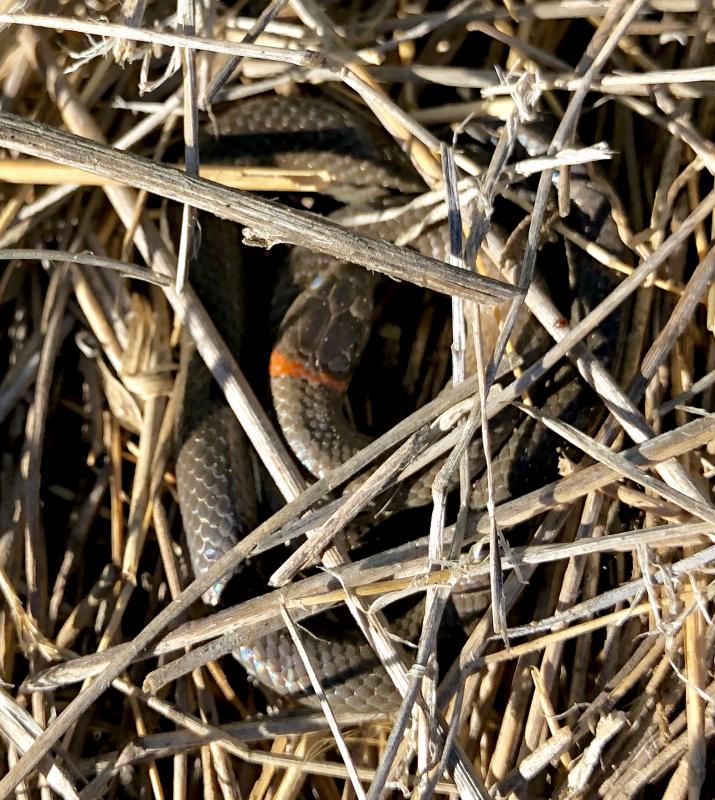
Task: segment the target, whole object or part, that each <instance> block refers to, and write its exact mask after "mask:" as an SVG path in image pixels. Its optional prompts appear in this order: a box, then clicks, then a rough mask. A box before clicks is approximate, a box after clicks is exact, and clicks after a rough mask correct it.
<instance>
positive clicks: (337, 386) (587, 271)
mask: <svg viewBox="0 0 715 800" xmlns="http://www.w3.org/2000/svg"><path fill="white" fill-rule="evenodd" d="M202 152H203V156H204V158H206V159H210V160H212V161H217V162H228V163H233V164H254V165H263V166H274V167H277V168H290V169H301V168H307V169H318V170H320V169H324V170H326V171H328V172H329V174H330V175H331V176H334V181H333V183H332V186H331V192H332V197H333V199H334V200H335V202H336V203H337V204H338V205H339V208H338V209H337V212H336V213H337V214H338V218H340V214H341V213H342V214H343V215H346V211H347V212H351V211H354V210H355V209H356V208H372V207H374V204H375V203H376V202H377V201H378V198H379V197H380V196H381V197H382V198H383V200H382V202H383V204H384V202H385V200H384V198H385V197H389V198H395V197H399V198H404V197H405V196H414V195H415V194H418V193H419V192H422V191H424V190H425V186H424V184H423V183H422V181H421V179H420V178H419V176H418V175H417V174H416V172H415V171H414V170H413V168H412V167H411V165H410V163H409V160H408V159H407V158H406V156H405V155H404V154H403V152H402V151H401V150H400V149H399V148H398V147H397V146H396V145H395V143H394V141H393V140H391V139H390V138H389V137H388V136H387V135H386V134H385V133H384V131H383V130H382V129H381V128H380V127H379V126H378V125H376V124H375V123H374V122H373V121H372V120H371V119H370V118H369V117H368V116H366V115H365V114H363V113H359V112H356V111H355V110H353V109H347V108H344V107H342V106H340V105H338V104H337V103H336V102H334V101H333V100H327V99H323V98H314V97H306V96H302V97H279V96H268V97H257V98H254V99H251V100H244V101H242V102H240V103H239V104H237V105H236V106H235V107H232V108H230V109H228V110H227V111H226V112H224V113H223V114H221V115H219V116H218V117H217V119H216V120H215V122H214V127H213V130H212V135H211V136H209V137H208V138H207V139H206V141H205V143H204V147H203V151H202ZM573 185H574V187H575V188H574V189H573V191H572V217H573V224H574V225H576V226H577V227H578V230H579V231H580V232H581V233H582V234H583V235H584V236H586V237H587V238H589V239H591V240H592V241H596V242H598V243H599V244H602V245H603V246H604V247H606V248H607V249H610V250H611V251H613V250H616V251H618V250H619V249H620V248H621V247H622V246H621V245H620V239H619V238H618V235H617V230H616V228H615V224H614V221H613V218H612V216H611V214H610V207H609V206H608V203H607V201H606V199H605V197H604V195H603V194H602V193H601V192H600V191H599V190H598V189H597V188H596V187H594V186H592V185H591V184H590V183H589V182H588V181H585V180H584V181H577V180H573ZM347 216H348V217H349V213H348V214H347ZM353 216H354V215H353ZM418 216H419V214H418ZM388 217H389V218H388V221H387V222H385V221H384V220H383V221H382V222H378V223H372V224H371V225H368V226H367V227H366V228H363V229H362V231H363V232H365V233H367V234H368V235H373V236H378V237H381V238H385V239H389V240H392V241H395V240H396V239H397V238H398V237H399V236H400V234H401V233H404V231H405V229H406V227H409V224H410V219H411V218H410V217H409V214H407V215H404V214H402V215H394V216H390V215H388ZM413 221H414V220H413ZM410 246H412V247H415V248H417V249H418V250H420V251H422V252H423V253H424V254H426V255H430V256H433V257H435V258H438V259H443V260H444V259H445V258H446V256H447V252H448V246H449V232H448V228H447V226H446V224H445V223H440V224H435V225H432V226H428V227H427V228H426V229H425V230H422V231H421V232H420V233H419V235H417V236H416V237H415V238H414V239H413V241H411V243H410ZM245 258H246V256H244V255H242V247H241V231H240V228H239V226H237V225H236V224H234V223H229V222H226V221H225V220H220V219H218V218H216V217H213V216H209V215H201V216H200V246H199V248H198V250H197V252H196V254H195V256H194V258H193V260H192V262H191V264H190V281H191V284H192V286H193V287H194V289H195V290H196V292H197V293H198V295H199V297H200V298H201V300H202V302H203V303H204V305H205V307H206V308H207V310H208V311H209V312H210V313H211V314H212V316H213V319H214V322H215V324H216V326H217V328H218V330H219V332H220V333H221V334H222V336H223V337H224V339H225V341H226V344H227V345H228V346H229V347H230V348H231V350H232V352H233V353H234V355H235V356H236V358H237V359H238V360H239V363H241V359H242V357H243V355H244V348H245V347H246V341H245V335H246V332H245V331H244V320H245V311H246V302H247V298H246V294H245V286H244V285H243V275H244V270H245V269H248V268H249V267H247V266H246V265H242V263H241V261H242V259H245ZM569 264H570V268H569V274H568V278H567V280H565V281H564V280H563V276H559V277H557V276H555V275H552V276H549V275H548V274H547V275H546V276H544V278H543V279H544V281H545V283H546V285H547V286H548V287H549V289H550V290H551V291H552V292H553V291H556V292H557V293H558V294H560V296H561V305H562V306H563V311H564V314H565V316H566V318H567V319H568V320H570V321H572V322H573V321H576V320H577V318H578V317H579V316H580V315H583V314H585V313H588V311H589V310H590V309H591V308H593V307H594V306H595V305H596V304H597V303H599V302H600V301H601V300H603V298H604V297H605V296H606V295H607V293H608V292H610V291H611V290H612V289H613V287H614V285H615V281H616V280H617V279H616V278H615V277H614V276H613V275H612V274H611V273H610V272H608V271H606V270H604V269H603V268H602V267H600V266H599V265H596V264H595V263H594V262H593V261H592V259H591V258H590V257H588V256H586V255H585V254H583V253H582V252H580V251H579V253H578V254H574V253H572V254H571V258H570V259H569ZM281 278H283V279H284V280H283V282H284V283H285V284H286V285H288V286H289V290H288V291H287V294H288V296H289V299H290V300H291V302H288V301H286V300H284V301H283V302H284V305H285V304H287V305H288V309H287V311H286V312H285V314H284V315H282V322H281V324H280V327H279V330H278V334H277V338H276V340H275V342H274V344H273V349H272V352H271V355H270V360H269V365H268V371H269V376H270V390H271V395H272V401H273V413H274V415H275V419H276V421H277V422H278V426H279V428H280V430H281V432H282V434H283V437H284V439H285V441H286V443H287V444H288V446H289V447H290V449H291V451H292V452H293V453H294V455H295V457H296V459H297V460H298V461H299V462H300V464H301V465H302V466H303V468H304V469H305V470H306V471H307V472H309V473H310V474H311V475H313V476H315V477H321V476H323V475H325V474H326V473H327V472H328V471H329V470H331V469H333V468H334V467H336V466H338V465H339V464H341V463H342V462H344V461H345V460H346V459H348V458H350V457H351V456H352V455H354V454H355V453H356V452H358V451H359V450H360V449H362V448H363V447H365V446H366V445H367V444H368V443H369V442H370V441H371V439H370V437H369V436H367V435H366V434H364V433H362V432H360V431H358V430H357V429H356V427H355V426H354V424H353V423H352V422H351V421H349V419H348V417H347V416H346V413H345V402H346V393H347V391H348V387H349V385H350V381H351V378H352V375H353V373H354V371H355V369H356V368H357V366H358V365H359V363H360V361H361V358H362V355H363V352H364V350H365V346H366V343H367V341H368V338H369V335H370V330H371V327H372V323H373V320H374V317H375V292H376V288H377V287H378V286H379V285H380V278H379V276H376V275H375V274H373V273H371V272H370V271H368V270H366V269H364V268H362V267H359V266H356V265H353V264H349V263H345V262H340V261H337V260H335V259H332V258H329V257H327V256H323V255H320V254H316V253H314V252H312V251H310V250H308V249H305V248H294V249H293V251H292V253H291V256H290V258H289V263H288V265H287V266H286V268H285V270H284V271H283V272H282V273H281ZM278 283H279V284H280V283H281V281H280V280H279V281H278ZM495 324H496V323H495ZM622 333H623V324H622V320H621V318H620V317H618V315H613V316H612V317H609V319H607V320H606V321H605V322H604V323H603V324H602V325H601V327H600V328H599V329H597V331H596V332H595V333H594V334H593V335H592V336H593V338H592V339H591V340H590V341H589V342H588V344H589V345H590V347H591V349H592V352H594V354H595V355H596V356H597V357H598V358H600V359H602V360H603V361H604V362H606V363H607V364H609V366H610V365H612V364H613V363H614V358H615V357H616V353H617V350H618V347H617V344H616V342H617V340H618V338H619V337H620V336H621V335H622ZM548 341H549V338H548V336H547V335H546V333H545V331H544V330H543V329H542V328H541V327H540V326H539V325H538V324H537V323H536V322H534V321H533V320H532V319H531V317H530V316H529V315H528V313H526V312H523V318H522V320H521V322H520V324H519V325H518V326H517V328H516V329H515V339H514V345H515V349H516V351H517V352H518V353H519V355H520V357H521V358H522V359H523V361H524V362H525V363H527V364H528V363H531V361H532V360H533V359H535V358H537V357H538V355H539V354H540V353H542V352H544V351H545V349H546V347H547V346H548ZM177 391H178V392H179V393H180V397H181V402H180V413H179V415H178V424H177V459H176V485H177V494H178V500H179V508H180V512H181V518H182V522H183V527H184V531H185V534H186V541H187V548H188V552H189V556H190V560H191V564H192V567H193V570H194V572H195V574H197V575H200V574H203V573H204V572H205V571H206V570H207V569H208V568H209V567H210V566H211V565H212V564H213V563H214V562H215V561H216V560H217V559H218V558H219V557H220V556H221V555H223V554H224V553H225V552H227V551H228V550H229V549H230V548H231V547H232V546H233V545H234V544H235V543H236V542H237V541H238V540H239V539H240V538H241V537H242V536H244V535H245V534H246V533H247V532H249V531H250V530H251V529H252V528H253V527H254V526H255V524H256V516H257V507H256V490H255V485H254V477H253V470H252V467H251V456H250V447H249V445H248V442H247V439H246V436H245V434H244V432H243V430H242V429H241V426H240V425H239V423H238V421H237V420H236V418H235V416H234V414H233V412H232V411H231V409H230V408H229V407H228V405H227V404H226V401H225V398H224V396H223V393H222V391H221V389H220V388H219V387H218V386H217V384H216V383H215V382H214V380H213V379H212V377H211V374H210V372H209V370H208V368H207V367H206V365H205V364H204V363H203V361H202V360H201V358H200V357H199V356H198V354H197V351H196V347H195V345H194V343H193V341H192V340H191V339H190V337H189V336H188V335H187V334H184V337H183V339H182V345H181V358H180V368H179V374H178V378H177ZM532 400H533V402H535V403H536V404H537V405H538V406H540V407H541V408H542V409H543V410H545V411H547V412H548V413H551V414H554V415H556V416H558V417H560V418H561V419H563V420H565V421H568V422H571V423H573V424H577V425H581V426H587V425H588V424H589V423H590V424H593V421H594V418H595V416H596V415H597V414H596V409H597V403H596V397H595V395H594V394H593V393H592V392H591V390H590V389H588V387H586V386H585V385H584V384H583V383H582V382H581V381H580V380H579V378H578V376H577V374H576V372H575V370H574V368H573V367H572V366H571V364H570V363H568V362H566V363H564V364H563V365H562V366H561V367H559V368H558V369H556V370H555V371H554V372H553V373H552V374H551V375H550V376H549V377H548V378H547V380H546V381H543V382H542V383H541V384H540V385H538V386H537V387H536V388H535V390H534V396H533V397H532ZM493 423H494V424H493V426H492V429H491V433H492V441H493V445H494V453H493V461H492V464H493V469H494V476H495V477H494V491H495V501H496V502H497V503H500V502H504V501H505V500H508V499H509V498H510V497H514V496H517V494H518V493H523V492H527V491H531V490H532V489H533V488H537V487H538V486H539V485H543V483H544V482H545V481H546V480H550V479H551V477H553V476H554V475H555V472H556V459H557V457H558V456H557V448H556V444H557V442H556V441H555V440H554V435H553V434H551V433H549V432H548V431H547V430H546V429H544V428H543V427H539V426H537V425H536V423H535V422H534V420H532V419H531V418H529V417H524V416H523V415H521V414H520V412H518V411H517V410H516V409H515V408H511V407H509V408H507V409H505V411H504V412H502V414H501V415H500V416H499V417H498V418H496V419H495V420H494V421H493ZM475 451H476V453H475V455H474V457H473V459H472V466H473V467H474V470H475V473H477V476H476V477H475V484H474V486H475V488H474V494H473V497H472V504H473V505H474V506H477V507H479V506H480V505H481V506H482V507H483V505H484V500H483V496H484V481H485V479H484V477H481V478H480V477H479V476H478V472H479V465H480V464H483V458H480V455H479V452H478V447H476V446H475ZM433 474H434V471H433V470H432V471H430V470H427V472H426V473H425V474H424V475H421V476H418V477H417V479H416V480H415V482H414V484H413V486H412V487H409V488H408V491H407V494H406V496H405V498H403V504H404V505H405V506H408V505H418V504H420V503H423V502H427V500H428V499H429V498H430V496H431V494H430V491H429V489H430V483H431V478H432V477H433ZM250 568H251V567H250V566H245V565H242V567H240V568H239V569H250ZM230 578H231V576H230V575H229V576H226V577H225V578H224V579H223V580H222V581H221V582H220V583H218V584H216V585H214V586H213V587H212V588H211V589H210V590H209V591H208V592H207V593H206V594H205V596H204V601H205V602H207V603H209V604H211V605H215V604H217V603H218V602H219V600H220V597H221V593H222V592H223V589H224V587H225V584H226V582H227V581H228V580H229V579H230ZM418 610H419V609H418ZM419 618H421V615H420V614H419V613H413V612H409V611H408V612H406V613H404V614H403V616H402V617H400V618H398V619H397V620H396V622H395V625H396V628H397V629H398V630H396V632H397V633H399V635H401V636H404V637H406V638H414V637H415V635H416V634H418V632H419V629H418V628H416V627H415V626H416V625H418V619H419ZM304 646H305V648H306V650H307V651H308V656H309V658H310V660H311V662H312V663H313V666H314V668H315V672H316V674H317V677H318V679H319V680H320V682H321V685H322V687H323V689H324V690H325V693H326V695H327V698H328V700H329V701H330V703H331V705H332V706H333V708H334V710H335V711H341V710H351V711H355V710H358V711H365V710H369V711H377V712H380V713H384V712H385V711H386V710H389V709H392V708H395V707H397V706H398V705H399V702H400V700H401V697H400V695H399V694H398V692H397V690H396V689H395V687H394V685H393V683H392V681H391V680H390V679H389V677H388V675H387V673H386V671H385V669H384V667H383V665H382V664H381V663H380V662H379V660H378V659H377V656H376V655H375V653H374V652H373V650H372V649H371V647H370V646H369V645H368V644H367V642H366V641H365V639H364V638H363V637H362V635H361V634H360V632H359V631H358V629H357V627H355V628H354V629H352V628H351V627H350V626H349V625H348V626H342V625H341V626H339V628H338V627H337V626H335V625H333V626H330V627H329V635H328V637H327V638H315V637H313V636H307V637H305V641H304ZM233 655H234V656H235V658H236V659H237V660H238V661H239V662H240V663H241V664H242V666H243V667H244V668H245V669H246V670H247V672H248V673H249V674H250V675H252V676H253V677H254V678H255V679H256V680H257V681H258V682H259V683H260V684H261V685H262V686H263V687H266V688H268V689H270V690H272V691H273V692H275V693H276V694H277V695H280V696H283V697H285V698H289V699H294V700H298V701H301V702H303V703H309V704H310V703H313V704H314V703H315V702H316V697H315V694H314V691H313V687H312V684H311V681H310V678H309V676H308V674H307V671H306V668H305V665H304V662H303V659H302V658H301V656H300V655H299V653H298V652H297V649H296V647H295V645H294V643H293V641H292V639H291V638H290V636H289V635H288V633H287V631H285V630H284V631H278V632H275V633H270V634H267V635H265V636H263V637H259V638H257V639H256V640H255V641H252V642H249V643H247V644H245V645H243V646H241V647H239V648H238V649H237V650H236V651H235V652H234V653H233Z"/></svg>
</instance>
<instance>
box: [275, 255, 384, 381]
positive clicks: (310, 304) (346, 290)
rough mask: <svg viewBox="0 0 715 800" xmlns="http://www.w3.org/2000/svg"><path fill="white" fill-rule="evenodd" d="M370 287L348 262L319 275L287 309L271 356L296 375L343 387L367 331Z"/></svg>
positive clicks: (365, 276)
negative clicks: (285, 363)
mask: <svg viewBox="0 0 715 800" xmlns="http://www.w3.org/2000/svg"><path fill="white" fill-rule="evenodd" d="M373 290H374V278H373V277H372V276H371V275H370V274H369V273H368V272H367V271H366V270H364V269H362V268H360V267H355V266H353V265H352V264H344V263H338V264H336V265H335V266H334V267H333V268H331V269H330V270H328V272H327V273H322V274H320V275H318V276H317V277H316V278H315V279H314V280H313V282H312V284H311V285H310V287H309V288H308V289H307V290H306V291H304V292H303V293H302V294H301V295H300V297H299V298H298V299H297V300H296V301H295V302H294V303H293V305H292V306H291V308H290V309H289V311H288V314H287V315H286V318H285V320H284V323H283V326H282V327H281V330H280V333H279V336H278V341H277V343H276V346H275V349H274V354H275V353H280V354H281V356H282V357H283V358H284V359H285V360H290V361H291V362H293V363H295V364H296V365H297V366H296V369H300V371H301V372H302V373H303V374H301V376H300V377H304V378H306V379H308V380H310V379H311V375H312V376H314V378H315V379H316V380H318V381H320V382H327V381H333V382H335V383H336V387H335V388H339V389H343V390H344V388H346V387H347V382H348V381H349V380H350V377H351V376H352V373H353V370H354V369H355V367H356V366H357V364H358V363H359V361H360V357H361V355H362V352H363V350H364V348H365V345H366V343H367V339H368V336H369V334H370V325H371V323H372V316H373V308H374V305H373ZM338 384H340V385H338ZM343 384H344V386H343Z"/></svg>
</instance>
